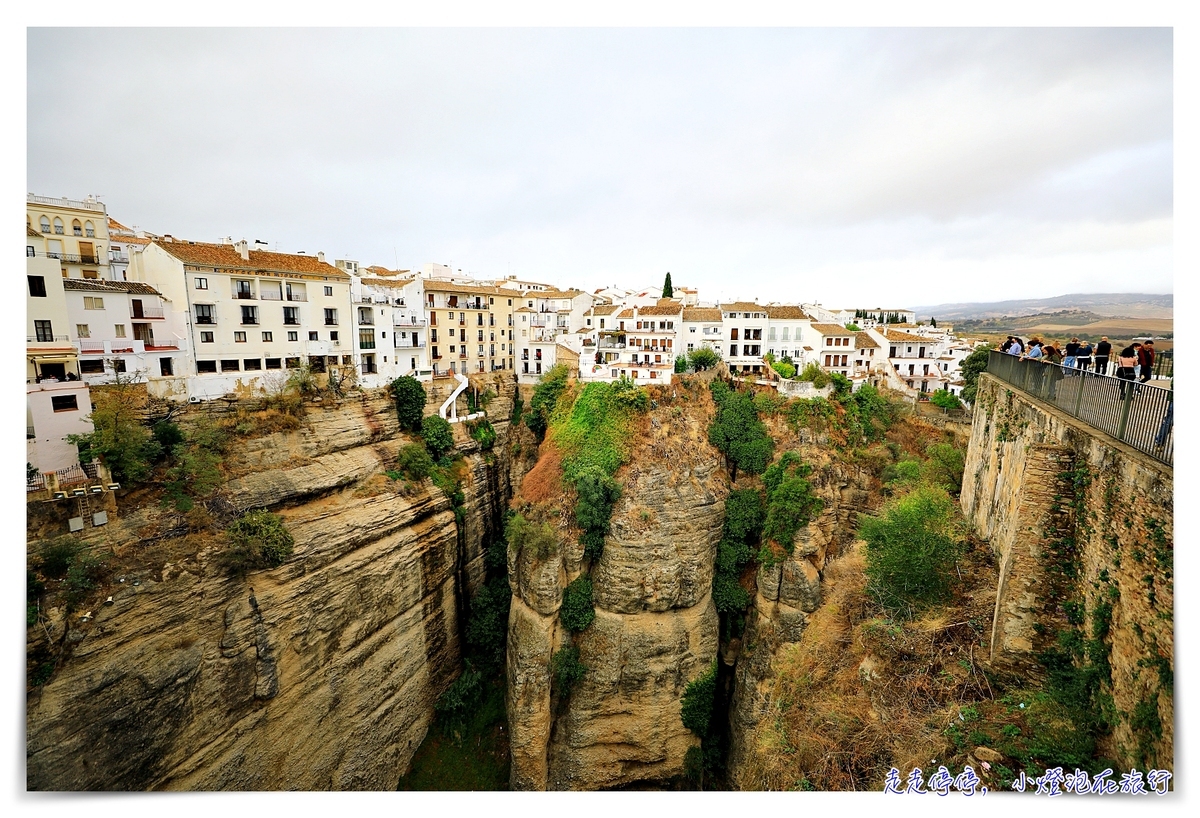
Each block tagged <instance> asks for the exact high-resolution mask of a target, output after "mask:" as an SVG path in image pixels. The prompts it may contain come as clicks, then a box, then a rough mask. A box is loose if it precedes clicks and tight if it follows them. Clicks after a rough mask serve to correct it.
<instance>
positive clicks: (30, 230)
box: [25, 222, 42, 239]
mask: <svg viewBox="0 0 1200 818" xmlns="http://www.w3.org/2000/svg"><path fill="white" fill-rule="evenodd" d="M25 235H26V236H37V237H38V238H39V239H40V238H41V237H42V234H41V233H39V232H38V231H36V230H34V229H33V228H32V227H31V226H30V225H29V222H25Z"/></svg>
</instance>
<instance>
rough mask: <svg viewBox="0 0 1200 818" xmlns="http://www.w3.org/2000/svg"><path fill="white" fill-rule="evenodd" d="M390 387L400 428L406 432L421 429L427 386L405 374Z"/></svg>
mask: <svg viewBox="0 0 1200 818" xmlns="http://www.w3.org/2000/svg"><path fill="white" fill-rule="evenodd" d="M390 388H391V392H392V400H393V401H395V403H396V417H397V419H398V420H399V421H400V428H401V429H403V430H404V431H406V432H418V431H420V430H421V418H422V417H423V416H424V414H425V387H424V386H423V385H422V384H421V382H420V381H418V380H417V379H416V378H414V377H412V376H411V375H405V376H404V377H402V378H396V380H394V381H392V383H391V387H390Z"/></svg>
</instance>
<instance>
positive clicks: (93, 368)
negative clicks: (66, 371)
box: [79, 361, 104, 375]
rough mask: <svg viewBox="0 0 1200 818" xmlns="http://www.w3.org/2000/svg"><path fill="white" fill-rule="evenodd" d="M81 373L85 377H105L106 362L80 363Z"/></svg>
mask: <svg viewBox="0 0 1200 818" xmlns="http://www.w3.org/2000/svg"><path fill="white" fill-rule="evenodd" d="M79 371H80V372H81V373H82V374H84V375H103V374H104V361H80V362H79Z"/></svg>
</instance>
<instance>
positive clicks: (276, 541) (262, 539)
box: [221, 509, 295, 577]
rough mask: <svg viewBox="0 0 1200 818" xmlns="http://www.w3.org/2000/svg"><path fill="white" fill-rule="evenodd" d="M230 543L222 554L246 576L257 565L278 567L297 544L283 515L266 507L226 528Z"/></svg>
mask: <svg viewBox="0 0 1200 818" xmlns="http://www.w3.org/2000/svg"><path fill="white" fill-rule="evenodd" d="M225 537H226V539H227V540H228V541H229V547H228V548H227V549H225V551H224V552H223V553H222V554H221V559H222V561H223V562H224V563H225V566H226V568H228V569H229V571H230V573H232V574H234V575H235V576H239V577H242V576H245V575H246V572H247V571H251V570H254V569H257V568H275V567H278V566H280V565H282V564H283V561H284V560H286V559H287V558H288V557H289V556H291V554H292V546H293V545H294V544H295V540H294V539H293V537H292V535H291V532H289V531H288V530H287V528H286V527H285V526H284V524H283V518H282V517H280V516H279V515H278V514H272V513H271V512H269V511H267V510H265V509H255V510H254V511H248V512H246V513H245V514H243V515H242V517H241V518H240V519H238V520H237V521H236V522H234V523H233V525H231V526H229V528H227V529H225Z"/></svg>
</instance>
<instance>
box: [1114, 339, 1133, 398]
mask: <svg viewBox="0 0 1200 818" xmlns="http://www.w3.org/2000/svg"><path fill="white" fill-rule="evenodd" d="M1135 366H1137V350H1135V349H1134V348H1133V345H1132V344H1130V345H1129V346H1127V347H1125V348H1124V349H1123V350H1121V354H1120V355H1119V356H1117V377H1118V378H1120V379H1121V380H1122V381H1128V383H1123V384H1121V400H1124V399H1125V397H1126V396H1127V395H1128V394H1129V388H1130V385H1131V384H1132V383H1133V377H1134V375H1133V372H1134V370H1133V368H1134V367H1135Z"/></svg>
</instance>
